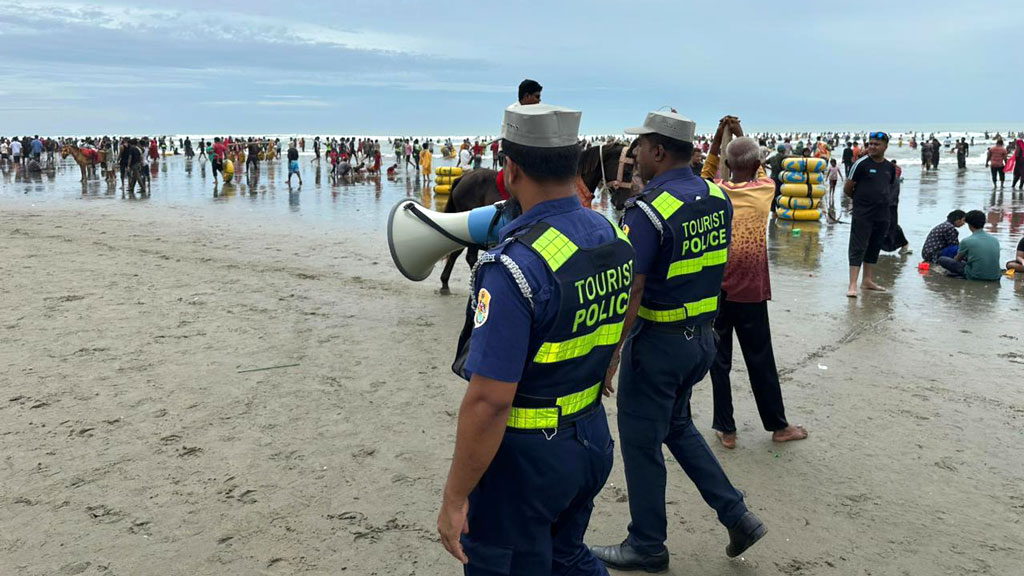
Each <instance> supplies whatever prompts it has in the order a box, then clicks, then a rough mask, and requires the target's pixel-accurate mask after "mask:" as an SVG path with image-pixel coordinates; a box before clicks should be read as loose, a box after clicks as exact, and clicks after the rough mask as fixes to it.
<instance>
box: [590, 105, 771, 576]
mask: <svg viewBox="0 0 1024 576" xmlns="http://www.w3.org/2000/svg"><path fill="white" fill-rule="evenodd" d="M695 128H696V125H695V124H694V123H693V122H692V121H690V120H688V119H687V118H684V117H683V116H680V115H678V114H676V113H674V112H652V113H650V114H648V115H647V118H646V120H644V125H643V126H642V127H639V128H633V129H630V130H627V131H626V132H627V133H628V134H636V135H638V136H639V143H638V145H637V148H636V167H637V169H639V170H640V176H641V178H643V180H644V181H646V182H647V185H646V187H645V188H644V191H643V194H642V195H641V196H638V197H636V198H634V199H632V200H631V201H630V202H629V203H628V204H627V208H626V212H625V215H624V216H623V223H624V224H623V230H625V231H626V233H627V234H628V236H629V239H630V241H631V242H632V243H633V247H634V248H635V250H636V264H635V269H634V272H635V278H634V284H633V289H632V293H633V302H632V303H631V306H630V309H629V313H628V314H627V318H626V322H625V329H626V334H628V336H626V337H625V340H624V343H623V344H621V345H620V346H621V357H622V372H621V374H620V377H619V391H618V409H619V410H618V421H619V437H620V443H621V445H622V460H623V464H624V467H625V472H626V487H627V489H628V491H629V512H630V518H631V520H632V522H631V523H630V525H629V528H628V533H629V535H628V536H627V537H626V539H625V540H624V541H623V542H622V543H621V544H619V545H615V546H600V547H595V548H593V552H594V553H595V554H596V555H597V557H598V558H600V559H601V560H602V561H604V562H605V564H607V565H608V566H611V567H614V568H618V569H621V570H636V569H643V570H647V571H661V570H665V569H667V568H668V562H669V555H668V551H667V550H666V548H665V539H666V519H665V460H664V457H663V455H662V444H664V445H666V446H668V448H669V450H670V451H671V452H672V454H673V455H674V456H675V457H676V459H677V460H678V461H679V463H680V464H681V465H682V467H683V470H685V471H686V474H687V475H688V476H689V477H690V479H691V480H693V482H694V484H696V485H697V489H698V490H699V491H700V493H701V496H703V497H704V500H705V501H707V503H708V504H710V505H711V507H712V508H714V509H715V510H716V511H717V512H718V519H719V521H720V522H721V523H722V524H724V525H725V526H726V527H727V528H728V529H729V537H730V544H729V546H728V547H727V548H726V553H727V554H728V555H729V556H736V555H738V554H739V553H741V552H743V551H744V550H746V549H747V548H748V547H749V546H750V545H752V544H753V543H754V542H756V541H757V540H758V539H760V538H761V536H763V535H764V533H765V527H764V525H763V524H762V523H761V521H760V520H758V518H757V517H756V516H754V514H753V513H751V512H749V511H748V510H747V507H746V506H745V505H744V503H743V496H742V495H741V494H740V492H739V491H738V490H736V488H734V487H733V486H732V484H731V483H730V482H729V479H728V478H727V477H726V475H725V472H724V471H723V470H722V467H721V465H720V464H719V463H718V460H716V459H715V455H714V454H713V453H712V452H711V449H710V448H708V445H707V443H705V442H704V439H703V437H701V435H700V433H699V432H698V431H697V429H696V427H694V425H693V421H692V420H691V418H690V393H691V391H692V389H693V386H694V385H695V384H696V383H698V382H700V381H701V380H702V379H703V378H704V375H705V374H707V372H708V369H709V368H710V366H711V363H712V361H713V360H714V358H715V341H714V330H713V329H712V321H713V320H714V318H715V315H716V313H717V311H718V295H719V292H720V290H721V286H722V274H723V271H724V269H725V262H726V258H727V255H728V248H729V241H730V229H731V226H730V224H731V221H732V205H731V204H730V202H729V200H728V198H727V197H726V196H725V194H723V193H722V191H721V190H720V189H719V188H718V187H717V186H716V185H715V184H713V183H711V182H707V181H705V180H701V179H700V178H698V177H697V176H696V175H694V173H693V171H692V170H691V169H690V159H691V157H692V153H693V134H694V129H695ZM638 316H639V318H638ZM617 360H618V350H617V351H616V357H615V358H614V359H613V361H612V366H611V367H610V368H609V371H608V375H607V380H606V388H607V392H608V393H610V392H612V391H613V388H612V385H611V378H612V376H613V375H614V371H615V364H616V362H617Z"/></svg>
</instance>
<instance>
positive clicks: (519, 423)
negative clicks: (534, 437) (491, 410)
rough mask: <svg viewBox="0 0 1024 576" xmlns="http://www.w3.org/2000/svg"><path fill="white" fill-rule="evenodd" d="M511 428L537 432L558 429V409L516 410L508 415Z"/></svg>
mask: <svg viewBox="0 0 1024 576" xmlns="http://www.w3.org/2000/svg"><path fill="white" fill-rule="evenodd" d="M506 425H507V426H508V427H509V428H522V429H524V430H537V429H542V428H558V408H516V407H515V406H513V407H512V410H511V411H510V412H509V413H508V422H507V423H506Z"/></svg>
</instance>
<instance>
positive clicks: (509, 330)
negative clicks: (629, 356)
mask: <svg viewBox="0 0 1024 576" xmlns="http://www.w3.org/2000/svg"><path fill="white" fill-rule="evenodd" d="M579 122H580V113H579V112H576V111H572V110H567V109H564V108H559V107H556V106H549V105H546V104H535V105H530V106H523V105H519V104H514V105H512V106H511V107H509V108H508V109H507V110H506V111H505V118H504V126H503V129H502V146H503V148H504V149H505V154H506V158H507V160H508V162H507V164H506V165H505V173H504V179H505V185H506V187H507V189H508V191H509V192H510V193H511V195H512V198H513V200H512V201H513V202H518V203H519V205H520V206H521V209H522V214H521V215H520V216H518V217H517V218H516V219H514V220H512V221H511V222H509V223H508V224H506V225H504V226H503V227H502V228H501V229H500V230H499V236H500V238H501V243H500V244H499V245H498V246H497V247H496V248H494V249H492V250H490V251H488V252H486V253H484V254H483V255H482V256H481V258H480V261H479V262H478V263H477V265H476V267H474V270H473V273H472V283H473V298H472V299H471V302H470V307H469V310H468V313H470V314H472V321H473V329H472V333H471V336H470V337H469V339H468V344H469V348H468V351H462V352H460V358H464V359H465V360H464V363H460V362H459V361H458V360H457V361H456V365H455V367H454V368H455V370H456V371H457V373H459V374H460V375H461V376H463V377H464V378H468V379H469V387H468V389H467V390H466V394H465V397H464V398H463V401H462V407H461V408H460V410H459V424H458V432H457V434H456V441H455V455H454V457H453V460H452V465H451V470H450V472H449V475H448V481H447V484H446V486H445V490H444V498H443V502H442V506H441V512H440V514H439V516H438V521H437V523H438V531H439V532H440V534H441V540H442V543H443V544H444V546H445V548H446V549H447V550H448V551H449V552H450V553H451V554H452V555H453V556H454V557H456V558H458V559H459V560H460V561H462V562H463V564H465V573H466V574H489V575H494V574H522V575H530V576H537V575H545V574H574V575H576V574H579V575H586V574H602V575H603V574H607V571H606V569H605V567H604V565H603V564H602V563H601V562H599V561H598V560H597V559H596V558H595V557H594V556H593V554H592V553H591V552H590V551H589V550H588V549H587V547H586V546H585V545H584V544H583V535H584V533H585V531H586V529H587V524H588V523H589V521H590V512H591V509H592V508H593V499H594V497H595V496H596V495H597V494H598V492H600V490H601V488H602V486H603V485H604V482H605V480H606V479H607V477H608V473H609V472H610V471H611V467H612V452H613V445H612V440H611V435H610V433H609V431H608V421H607V418H606V416H605V412H604V408H603V407H602V405H601V402H600V398H601V394H600V392H601V388H602V386H603V384H604V376H605V373H606V371H607V369H608V364H609V362H610V361H611V357H612V353H613V351H614V350H615V346H616V345H617V344H618V342H619V339H620V335H621V332H622V321H623V318H624V317H625V314H626V310H627V308H628V305H629V294H630V286H631V283H632V278H633V249H632V247H631V246H630V244H629V241H628V240H627V238H626V236H625V234H624V233H623V232H622V231H621V230H620V229H619V228H618V226H616V225H615V224H614V223H612V222H611V221H609V220H608V219H606V218H605V217H604V216H601V215H600V214H598V213H596V212H593V211H591V210H587V209H584V208H583V207H582V206H581V205H580V203H579V200H578V199H577V197H576V192H575V187H574V181H575V179H576V166H577V163H578V161H579V155H580V147H579V146H578V144H577V138H578V136H577V133H578V129H579Z"/></svg>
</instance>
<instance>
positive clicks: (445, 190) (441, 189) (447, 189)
mask: <svg viewBox="0 0 1024 576" xmlns="http://www.w3.org/2000/svg"><path fill="white" fill-rule="evenodd" d="M451 191H452V187H451V186H449V185H447V184H442V185H440V186H434V194H450V193H451Z"/></svg>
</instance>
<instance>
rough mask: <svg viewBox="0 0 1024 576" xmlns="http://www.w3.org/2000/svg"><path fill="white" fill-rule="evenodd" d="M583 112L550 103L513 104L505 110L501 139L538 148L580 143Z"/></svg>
mask: <svg viewBox="0 0 1024 576" xmlns="http://www.w3.org/2000/svg"><path fill="white" fill-rule="evenodd" d="M582 115H583V113H582V112H579V111H577V110H570V109H568V108H562V107H561V106H552V105H550V104H530V105H526V106H524V105H522V104H513V105H511V106H509V107H508V108H506V109H505V119H504V121H503V122H502V127H501V137H502V138H504V139H505V140H508V141H509V142H514V143H516V144H519V145H522V146H532V147H534V148H560V147H563V146H572V145H574V144H577V143H578V142H579V130H580V117H581V116H582Z"/></svg>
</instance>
